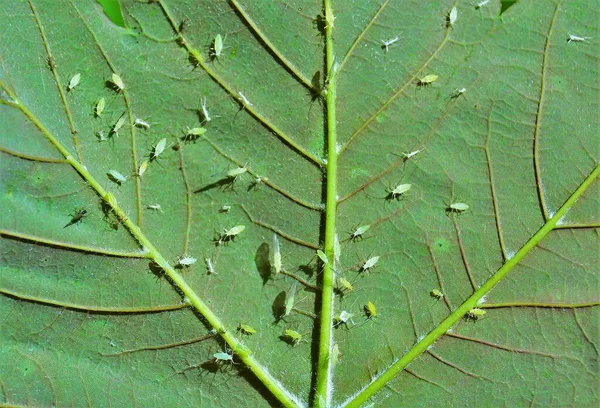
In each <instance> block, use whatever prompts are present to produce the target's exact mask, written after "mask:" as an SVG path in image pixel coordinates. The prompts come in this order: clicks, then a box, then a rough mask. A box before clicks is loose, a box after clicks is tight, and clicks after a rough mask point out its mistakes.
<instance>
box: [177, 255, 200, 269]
mask: <svg viewBox="0 0 600 408" xmlns="http://www.w3.org/2000/svg"><path fill="white" fill-rule="evenodd" d="M196 261H197V259H196V258H194V257H192V256H187V255H182V256H180V257H179V258H178V259H177V265H179V266H181V267H184V268H187V267H189V266H191V265H193V264H195V263H196Z"/></svg>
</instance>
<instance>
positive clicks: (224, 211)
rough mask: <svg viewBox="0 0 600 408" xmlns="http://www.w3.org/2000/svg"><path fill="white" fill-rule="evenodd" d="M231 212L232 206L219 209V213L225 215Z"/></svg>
mask: <svg viewBox="0 0 600 408" xmlns="http://www.w3.org/2000/svg"><path fill="white" fill-rule="evenodd" d="M229 211H231V206H230V205H224V206H222V207H221V208H219V212H220V213H223V214H227V213H228V212H229Z"/></svg>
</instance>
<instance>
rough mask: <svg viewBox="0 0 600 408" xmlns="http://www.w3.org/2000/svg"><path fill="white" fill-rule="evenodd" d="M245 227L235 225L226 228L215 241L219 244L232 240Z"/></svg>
mask: <svg viewBox="0 0 600 408" xmlns="http://www.w3.org/2000/svg"><path fill="white" fill-rule="evenodd" d="M245 229H246V226H245V225H236V226H235V227H231V228H230V229H228V230H224V231H223V233H222V234H221V236H220V237H219V240H218V241H217V243H218V244H219V245H221V244H223V243H225V242H229V241H233V240H234V239H235V238H236V237H237V236H238V235H239V234H240V233H242V231H244V230H245Z"/></svg>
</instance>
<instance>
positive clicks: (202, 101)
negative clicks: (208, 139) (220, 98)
mask: <svg viewBox="0 0 600 408" xmlns="http://www.w3.org/2000/svg"><path fill="white" fill-rule="evenodd" d="M200 104H201V105H200V107H201V109H202V117H203V118H204V121H206V122H210V115H209V114H208V108H207V107H206V97H205V96H203V97H202V98H201V99H200Z"/></svg>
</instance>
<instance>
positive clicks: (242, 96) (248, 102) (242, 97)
mask: <svg viewBox="0 0 600 408" xmlns="http://www.w3.org/2000/svg"><path fill="white" fill-rule="evenodd" d="M238 95H239V96H240V99H241V100H242V103H243V104H244V105H246V106H252V104H251V103H250V101H249V100H248V98H246V97H245V96H244V94H243V93H242V92H241V91H239V92H238Z"/></svg>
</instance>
